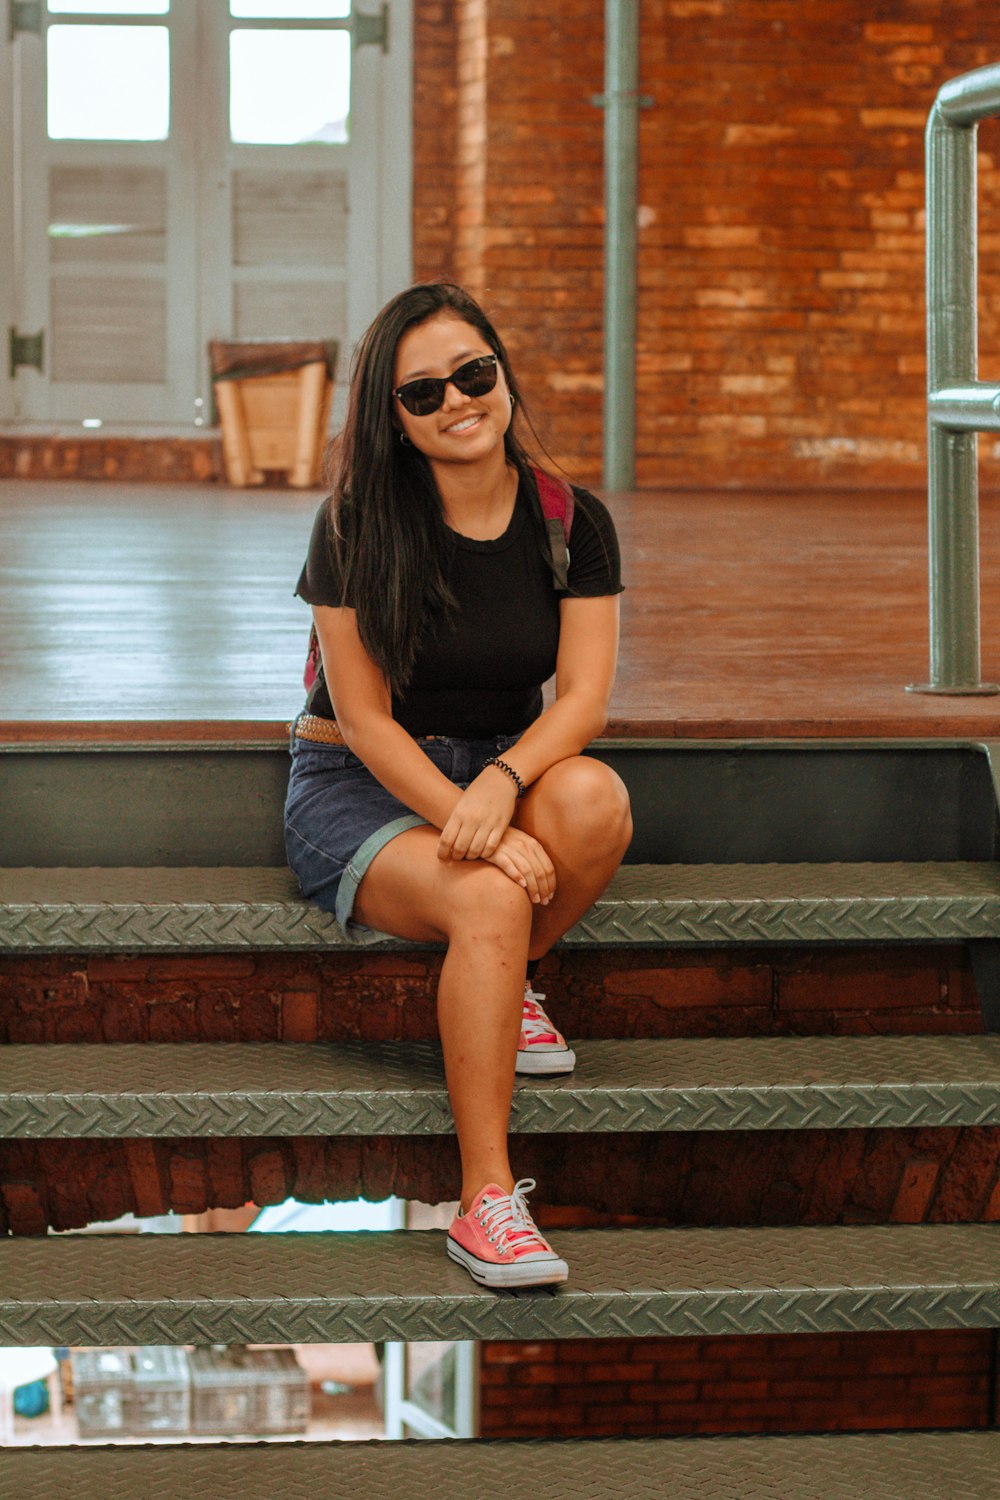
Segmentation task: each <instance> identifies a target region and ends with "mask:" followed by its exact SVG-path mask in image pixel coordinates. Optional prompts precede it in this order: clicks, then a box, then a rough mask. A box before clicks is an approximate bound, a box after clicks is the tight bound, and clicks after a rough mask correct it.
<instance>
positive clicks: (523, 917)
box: [448, 860, 532, 942]
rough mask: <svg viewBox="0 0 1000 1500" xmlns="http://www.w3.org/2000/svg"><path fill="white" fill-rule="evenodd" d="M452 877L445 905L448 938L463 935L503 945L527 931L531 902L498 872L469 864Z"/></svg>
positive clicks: (472, 863) (473, 862)
mask: <svg viewBox="0 0 1000 1500" xmlns="http://www.w3.org/2000/svg"><path fill="white" fill-rule="evenodd" d="M456 875H457V876H458V879H457V880H456V881H455V884H454V890H453V892H452V893H451V899H450V901H449V905H448V935H449V937H455V936H458V935H459V934H463V935H466V936H469V937H473V938H477V939H481V940H482V941H494V942H497V941H498V942H506V941H511V940H513V941H517V940H520V939H521V938H522V937H523V936H525V935H526V934H527V933H528V932H529V931H530V929H531V914H532V905H531V899H530V897H529V896H528V893H527V891H525V889H524V887H523V886H520V885H517V884H516V883H515V882H514V881H513V880H511V879H510V877H509V876H508V875H505V874H504V873H503V871H502V870H498V869H497V867H496V866H495V865H489V864H486V863H484V862H483V861H476V860H473V861H469V863H467V864H463V865H461V866H460V867H459V868H458V870H457V871H456Z"/></svg>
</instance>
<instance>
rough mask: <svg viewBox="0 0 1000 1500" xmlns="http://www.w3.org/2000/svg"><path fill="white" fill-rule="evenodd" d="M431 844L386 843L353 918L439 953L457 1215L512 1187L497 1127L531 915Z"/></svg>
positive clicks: (411, 838)
mask: <svg viewBox="0 0 1000 1500" xmlns="http://www.w3.org/2000/svg"><path fill="white" fill-rule="evenodd" d="M439 837H440V835H439V834H438V832H437V830H436V829H432V828H412V829H409V830H408V831H407V832H406V833H402V834H400V835H399V836H398V837H397V838H395V839H393V840H392V841H391V843H389V844H387V845H386V847H385V848H384V849H382V850H381V851H380V852H379V853H378V854H377V855H376V856H375V858H374V860H373V861H372V863H371V865H370V866H369V868H368V871H367V873H366V874H365V876H364V879H363V880H362V882H361V885H360V886H359V888H358V894H357V899H356V901H355V914H356V916H357V918H358V920H359V921H362V922H365V923H367V924H368V925H369V926H372V927H377V928H379V929H380V931H382V932H392V933H395V934H396V935H397V936H398V937H405V938H413V939H414V940H416V941H418V942H419V941H431V942H441V941H445V942H447V944H448V952H447V954H446V955H445V960H444V964H443V966H442V969H441V981H440V984H439V987H438V1026H439V1028H440V1032H441V1045H442V1048H443V1050H444V1065H445V1076H446V1077H447V1080H448V1093H449V1095H450V1097H451V1107H452V1114H453V1115H454V1117H455V1129H456V1131H457V1134H458V1144H459V1149H460V1151H461V1155H462V1207H463V1209H465V1208H468V1206H469V1204H470V1203H471V1202H472V1200H473V1198H474V1197H475V1196H476V1194H477V1193H478V1192H479V1191H480V1189H481V1188H483V1187H485V1186H486V1184H487V1183H490V1182H495V1183H496V1184H497V1186H498V1187H500V1188H502V1189H503V1190H504V1192H508V1193H509V1192H510V1191H511V1189H512V1188H513V1186H514V1177H513V1174H512V1172H511V1168H510V1161H509V1158H508V1155H507V1126H508V1123H509V1119H510V1101H511V1095H512V1093H513V1089H514V1062H515V1058H516V1053H517V1041H518V1036H519V1034H520V1026H521V1007H522V999H523V994H524V966H525V962H526V961H527V956H528V942H529V939H530V936H531V914H532V907H531V902H530V900H529V898H528V896H527V895H526V893H525V891H524V890H523V889H522V887H521V886H519V885H516V884H515V883H514V881H512V880H511V879H509V877H508V876H506V875H504V874H503V872H502V871H501V870H498V869H496V868H495V866H493V865H488V864H484V863H483V862H482V861H481V860H469V861H462V862H457V863H456V862H452V861H443V860H439V859H438V857H437V845H438V839H439Z"/></svg>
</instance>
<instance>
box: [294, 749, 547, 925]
mask: <svg viewBox="0 0 1000 1500" xmlns="http://www.w3.org/2000/svg"><path fill="white" fill-rule="evenodd" d="M519 739H520V735H519V734H503V735H499V736H497V737H496V738H495V739H489V740H463V739H453V738H451V737H449V736H446V735H437V736H431V737H427V738H424V739H418V740H417V741H416V743H417V744H418V745H419V746H420V748H421V750H422V751H423V752H424V754H425V755H426V756H427V757H428V759H429V760H432V761H433V762H434V764H435V765H436V766H437V768H438V770H439V771H443V772H444V774H445V775H446V776H447V777H448V779H449V781H453V782H454V783H455V785H456V786H459V787H462V788H463V789H464V788H465V787H467V786H468V785H469V782H470V781H474V780H475V778H476V777H477V776H478V775H479V773H480V771H481V770H482V769H483V767H484V766H485V765H486V762H487V761H488V760H491V759H492V758H493V756H494V755H503V753H504V751H505V750H509V749H510V747H511V746H512V745H514V744H516V743H517V741H518V740H519ZM291 754H292V769H291V775H290V777H289V782H288V795H287V797H286V799H285V851H286V854H287V857H288V863H289V866H290V868H291V870H292V873H293V874H294V875H295V877H296V879H297V880H298V882H299V886H300V888H301V890H302V894H303V895H304V896H307V897H308V898H309V900H310V901H315V903H316V905H317V906H320V907H322V909H323V910H324V911H328V912H332V913H333V914H334V916H335V917H336V918H337V921H338V923H339V924H340V928H341V931H342V932H343V934H344V937H345V938H346V940H347V941H348V942H349V943H353V944H365V943H371V942H376V941H377V940H378V939H379V938H380V937H381V936H383V934H382V933H379V932H375V931H373V929H372V928H370V927H365V926H364V925H363V924H362V923H360V922H355V921H354V919H353V915H352V914H353V911H354V898H355V896H356V895H357V890H358V886H359V885H360V884H361V880H362V877H363V876H364V874H365V871H366V870H367V869H368V866H369V865H370V864H371V862H372V860H373V859H374V858H375V856H376V854H377V853H378V852H379V850H380V849H384V848H385V846H386V844H388V842H389V840H390V839H394V838H395V837H396V835H397V834H398V833H404V832H405V831H406V829H407V828H419V827H420V826H421V825H422V824H424V823H426V822H427V819H426V818H421V817H420V816H419V815H418V814H417V813H415V812H413V811H412V810H411V809H410V808H408V807H406V806H405V805H404V804H403V803H402V802H400V801H399V799H398V798H396V797H394V796H393V795H392V793H391V792H388V791H386V789H385V787H384V786H383V785H382V783H381V782H380V781H377V780H376V779H375V777H374V776H373V775H372V773H371V772H370V771H369V770H368V767H367V766H366V765H365V764H364V762H363V761H361V760H359V759H358V757H357V756H356V755H355V754H354V753H353V751H351V750H348V748H347V746H346V745H327V744H321V743H319V742H318V741H316V740H307V739H303V738H302V736H301V735H297V734H296V733H295V732H294V729H293V731H292V738H291Z"/></svg>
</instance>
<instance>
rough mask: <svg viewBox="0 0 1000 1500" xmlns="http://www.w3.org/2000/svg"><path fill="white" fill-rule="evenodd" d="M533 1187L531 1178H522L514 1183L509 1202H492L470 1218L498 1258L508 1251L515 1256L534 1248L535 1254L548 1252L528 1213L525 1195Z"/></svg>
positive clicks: (497, 1199) (505, 1200) (506, 1199)
mask: <svg viewBox="0 0 1000 1500" xmlns="http://www.w3.org/2000/svg"><path fill="white" fill-rule="evenodd" d="M534 1187H535V1179H534V1178H533V1177H522V1178H521V1181H520V1182H515V1184H514V1187H513V1190H512V1192H511V1195H510V1197H509V1198H493V1199H491V1200H490V1201H488V1202H484V1203H483V1204H482V1205H481V1207H480V1208H478V1209H477V1210H476V1213H475V1215H474V1217H475V1218H477V1219H478V1220H479V1222H480V1223H481V1224H482V1226H483V1228H484V1229H485V1231H486V1238H487V1239H488V1240H489V1242H490V1244H491V1245H496V1247H497V1249H498V1250H499V1251H500V1253H501V1254H503V1253H504V1251H506V1250H507V1249H508V1248H509V1249H511V1250H513V1251H514V1254H515V1255H516V1254H518V1253H519V1252H520V1251H524V1250H532V1249H534V1248H535V1247H537V1248H538V1249H539V1250H547V1249H548V1248H549V1247H548V1245H547V1244H546V1243H545V1241H544V1240H543V1239H542V1236H541V1235H540V1233H539V1232H538V1226H537V1225H536V1223H535V1221H534V1219H533V1218H532V1217H531V1214H530V1213H529V1212H528V1201H527V1197H526V1194H528V1193H530V1192H532V1191H533V1190H534ZM515 1237H516V1243H515Z"/></svg>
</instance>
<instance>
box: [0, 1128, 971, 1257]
mask: <svg viewBox="0 0 1000 1500" xmlns="http://www.w3.org/2000/svg"><path fill="white" fill-rule="evenodd" d="M512 1160H513V1163H514V1169H515V1171H516V1173H517V1174H518V1175H519V1176H528V1177H534V1178H536V1179H537V1181H538V1183H539V1190H538V1193H537V1194H536V1195H535V1200H534V1201H535V1205H536V1207H539V1208H540V1206H541V1205H548V1206H549V1207H550V1208H551V1209H552V1210H553V1211H555V1210H557V1209H560V1206H564V1209H562V1211H561V1212H560V1213H559V1214H558V1215H557V1216H556V1218H549V1219H548V1220H546V1218H545V1216H544V1210H542V1209H541V1208H540V1212H541V1213H542V1222H543V1224H544V1223H545V1222H548V1223H549V1224H554V1223H557V1222H558V1223H561V1222H573V1220H572V1217H570V1218H569V1219H567V1218H566V1215H572V1213H573V1212H575V1211H577V1210H578V1209H579V1208H580V1207H581V1206H582V1207H583V1209H584V1210H585V1211H586V1212H587V1213H590V1212H595V1213H608V1214H626V1215H632V1214H639V1215H644V1216H648V1217H650V1218H652V1219H655V1220H657V1221H659V1222H662V1223H665V1224H692V1225H711V1224H719V1223H724V1224H730V1225H739V1224H743V1225H760V1224H771V1225H777V1224H794V1223H799V1222H801V1223H803V1224H836V1223H858V1222H861V1223H865V1222H872V1221H893V1222H897V1223H909V1224H915V1223H921V1222H923V1221H926V1220H929V1219H932V1218H933V1219H934V1220H935V1221H937V1222H940V1223H973V1222H979V1221H994V1220H1000V1130H997V1129H996V1128H992V1129H988V1130H939V1131H935V1132H933V1133H931V1132H928V1131H925V1130H881V1131H869V1130H866V1131H856V1130H845V1131H836V1132H826V1131H822V1130H813V1131H802V1132H798V1133H795V1132H784V1131H761V1132H756V1133H755V1132H752V1131H746V1132H741V1133H738V1134H737V1133H727V1132H714V1133H713V1132H698V1133H694V1132H691V1133H687V1132H673V1133H671V1134H667V1135H655V1134H645V1133H644V1134H639V1135H631V1136H626V1135H614V1134H608V1135H595V1136H592V1137H589V1138H587V1139H584V1138H582V1137H580V1136H552V1137H549V1136H541V1135H533V1136H520V1137H516V1138H515V1139H514V1146H513V1154H512ZM459 1182H460V1164H459V1158H458V1148H457V1145H456V1142H455V1138H454V1137H453V1136H443V1137H442V1136H426V1137H416V1138H412V1139H406V1138H400V1137H397V1138H396V1139H394V1140H386V1139H375V1140H372V1139H369V1138H364V1137H362V1138H359V1137H345V1136H342V1137H339V1138H336V1137H335V1138H331V1139H328V1140H324V1139H322V1138H320V1137H316V1136H310V1137H302V1138H300V1139H296V1138H291V1139H290V1138H288V1137H285V1138H284V1139H275V1138H272V1139H267V1138H246V1137H244V1138H229V1139H227V1138H219V1139H216V1140H208V1141H205V1140H190V1139H189V1140H185V1139H177V1140H171V1141H166V1140H164V1141H155V1140H119V1141H107V1140H102V1141H59V1140H51V1141H7V1142H0V1233H3V1232H7V1233H11V1234H14V1235H18V1236H22V1235H37V1234H44V1233H45V1232H46V1229H47V1228H48V1227H49V1226H50V1225H51V1226H52V1227H53V1228H56V1229H71V1228H79V1227H82V1226H84V1225H86V1224H89V1223H93V1222H95V1221H98V1220H111V1219H115V1218H118V1217H119V1216H120V1215H121V1214H125V1213H135V1214H137V1215H140V1216H142V1215H157V1214H164V1213H167V1212H169V1211H170V1210H174V1211H176V1212H178V1213H189V1214H197V1213H203V1212H204V1211H205V1210H207V1209H209V1208H211V1207H220V1208H222V1207H239V1206H240V1205H242V1204H244V1203H246V1202H253V1203H257V1204H260V1205H264V1204H269V1203H281V1202H283V1201H284V1199H285V1198H287V1197H295V1198H297V1199H298V1200H299V1201H301V1202H304V1203H321V1202H323V1201H324V1199H330V1200H334V1201H336V1200H340V1199H353V1198H357V1197H364V1198H367V1199H369V1200H371V1201H375V1202H377V1201H379V1200H380V1199H383V1198H385V1197H387V1196H390V1195H396V1196H399V1197H401V1198H407V1199H412V1200H414V1201H416V1202H420V1203H437V1202H441V1201H446V1202H447V1201H450V1200H452V1199H453V1198H454V1197H455V1196H456V1194H457V1192H458V1183H459Z"/></svg>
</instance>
